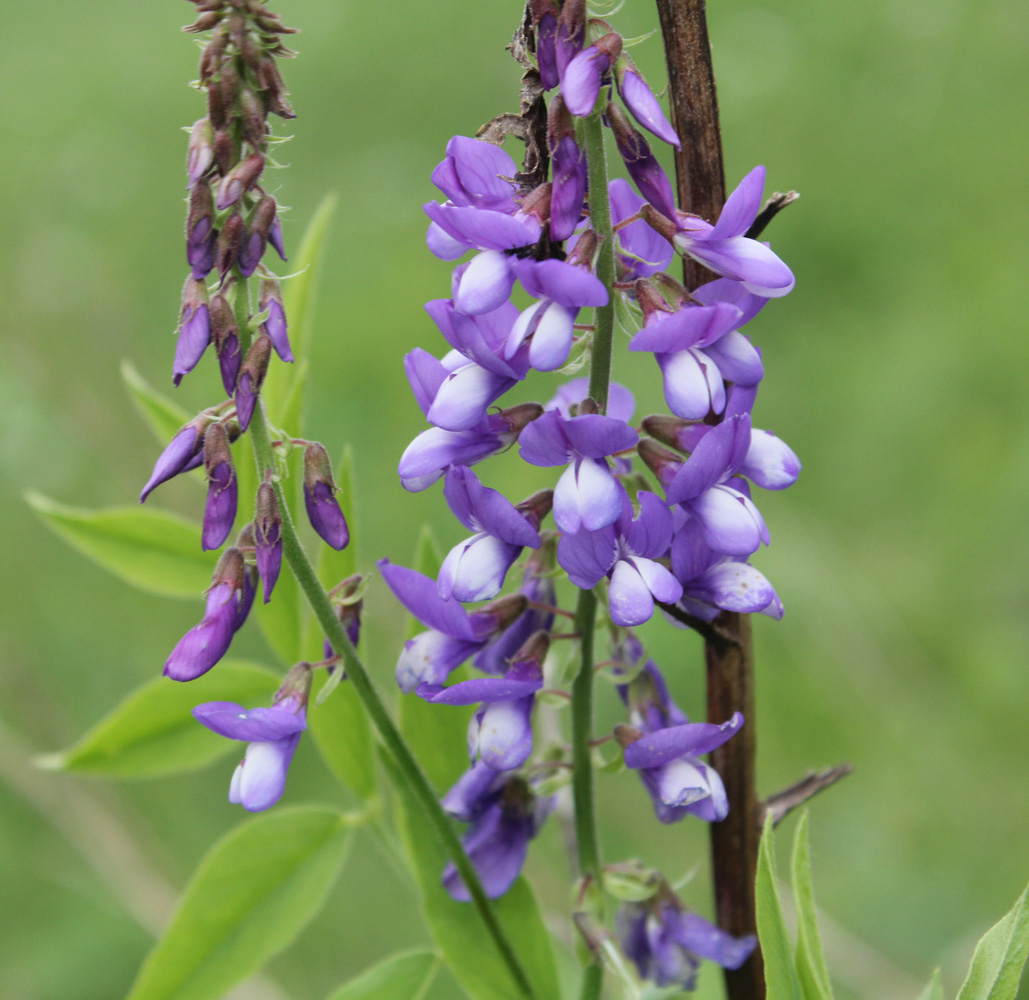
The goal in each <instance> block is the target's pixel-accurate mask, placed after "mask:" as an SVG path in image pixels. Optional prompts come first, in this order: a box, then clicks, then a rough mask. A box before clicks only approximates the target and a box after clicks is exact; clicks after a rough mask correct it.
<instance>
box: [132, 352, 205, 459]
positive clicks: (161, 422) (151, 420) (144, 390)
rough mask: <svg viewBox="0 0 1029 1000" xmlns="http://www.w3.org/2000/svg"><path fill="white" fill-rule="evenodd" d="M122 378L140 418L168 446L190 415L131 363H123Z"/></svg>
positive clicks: (162, 443)
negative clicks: (158, 389)
mask: <svg viewBox="0 0 1029 1000" xmlns="http://www.w3.org/2000/svg"><path fill="white" fill-rule="evenodd" d="M121 377H122V381H123V382H124V383H125V388H126V389H128V390H129V395H130V396H131V397H132V402H133V403H135V404H136V409H137V410H139V414H140V416H141V417H142V418H143V419H144V420H145V421H146V423H147V426H148V427H149V428H150V429H151V430H152V431H153V432H154V437H156V438H157V440H158V441H159V442H160V443H161V445H162V446H164V445H166V444H167V443H168V442H169V441H170V440H171V439H172V438H173V437H175V435H176V433H177V432H178V431H180V430H181V429H182V427H183V425H184V424H185V423H186V422H187V421H188V420H189V418H190V417H189V414H188V413H187V412H186V411H185V410H184V409H182V407H181V406H179V405H178V403H173V402H172V401H171V400H170V399H168V398H167V397H165V396H162V395H161V394H160V393H159V392H158V391H157V390H156V389H155V388H154V387H153V386H152V385H151V384H150V383H149V382H147V380H146V379H145V378H143V376H142V375H140V374H139V372H138V371H136V366H135V365H134V364H133V363H132V362H131V361H128V360H125V361H122V363H121Z"/></svg>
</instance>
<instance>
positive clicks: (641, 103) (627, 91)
mask: <svg viewBox="0 0 1029 1000" xmlns="http://www.w3.org/2000/svg"><path fill="white" fill-rule="evenodd" d="M615 79H616V80H617V81H618V92H619V93H620V94H621V95H622V100H623V101H625V106H626V107H627V108H628V109H629V110H630V111H631V112H632V116H633V118H635V119H636V121H638V122H639V123H640V124H641V125H642V126H643V127H644V128H645V129H646V130H647V131H648V132H653V134H654V135H656V136H657V137H658V138H659V139H663V140H664V141H665V142H667V143H668V144H669V145H671V146H675V148H676V149H679V147H680V146H681V143H680V142H679V137H678V136H677V135H676V134H675V129H674V128H672V126H671V124H670V123H669V121H668V119H667V118H665V113H664V112H663V111H662V110H661V105H660V103H659V102H658V99H657V98H656V97H655V96H654V93H653V91H651V89H650V87H648V86H647V81H646V80H644V79H643V74H642V73H640V71H639V70H638V69H637V68H636V64H635V63H634V62H633V61H632V60H631V59H630V58H629V57H628V56H627V55H626V54H625V53H624V52H623V53H622V55H620V56H619V57H618V61H617V62H616V63H615Z"/></svg>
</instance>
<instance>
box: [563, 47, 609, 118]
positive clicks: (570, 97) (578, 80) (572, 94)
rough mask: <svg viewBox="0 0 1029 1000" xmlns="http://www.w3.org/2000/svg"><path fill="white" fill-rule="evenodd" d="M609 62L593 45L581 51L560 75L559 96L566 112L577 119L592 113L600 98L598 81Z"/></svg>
mask: <svg viewBox="0 0 1029 1000" xmlns="http://www.w3.org/2000/svg"><path fill="white" fill-rule="evenodd" d="M610 65H611V60H610V59H608V57H607V56H606V55H603V54H602V53H600V52H599V51H598V50H597V47H596V46H595V45H591V46H589V48H586V49H583V50H582V52H580V53H579V54H578V55H577V56H576V57H575V58H574V59H572V61H571V62H569V63H568V65H567V66H566V67H565V69H564V72H563V73H562V74H561V96H562V97H563V98H564V101H565V104H566V105H567V107H568V110H569V111H570V112H571V113H572V114H573V115H576V116H578V117H579V118H585V117H586V116H587V115H590V114H592V113H593V109H594V107H595V106H596V103H597V98H598V97H599V96H600V81H601V79H602V78H603V76H604V74H605V73H606V72H607V70H608V67H609V66H610Z"/></svg>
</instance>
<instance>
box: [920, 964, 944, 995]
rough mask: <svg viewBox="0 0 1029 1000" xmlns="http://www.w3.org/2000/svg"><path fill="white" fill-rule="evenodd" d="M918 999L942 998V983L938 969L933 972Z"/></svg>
mask: <svg viewBox="0 0 1029 1000" xmlns="http://www.w3.org/2000/svg"><path fill="white" fill-rule="evenodd" d="M918 1000H943V984H942V983H941V982H940V970H939V969H937V970H936V971H935V972H934V973H933V977H932V979H930V980H929V985H928V986H926V988H925V989H924V990H923V991H922V993H921V995H920V996H919V998H918Z"/></svg>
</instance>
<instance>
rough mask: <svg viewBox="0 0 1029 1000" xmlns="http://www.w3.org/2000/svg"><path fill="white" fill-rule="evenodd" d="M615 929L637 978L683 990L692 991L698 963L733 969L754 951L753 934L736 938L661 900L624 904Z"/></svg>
mask: <svg viewBox="0 0 1029 1000" xmlns="http://www.w3.org/2000/svg"><path fill="white" fill-rule="evenodd" d="M615 930H616V933H617V934H618V938H619V940H620V942H621V945H622V950H623V951H624V952H625V954H626V956H627V957H628V958H629V959H631V960H632V962H633V963H635V965H636V969H637V971H638V972H639V974H640V978H641V979H650V980H653V981H654V982H655V983H656V984H657V985H658V986H679V987H681V988H682V989H683V990H692V989H694V988H695V987H696V975H697V969H698V968H699V966H700V960H701V959H702V958H706V959H708V960H710V961H712V962H716V963H717V964H718V965H720V966H722V968H725V969H738V968H739V967H740V966H741V965H743V963H744V962H745V961H746V960H747V959H748V958H749V957H750V954H751V952H752V951H753V950H754V948H755V947H756V946H757V939H756V938H755V937H754V936H753V935H748V936H747V937H743V938H735V937H733V936H732V935H731V934H727V933H726V932H725V931H723V930H720V929H719V928H717V927H716V926H715V925H714V924H712V923H709V922H708V921H707V920H705V919H704V918H703V917H701V916H699V915H698V914H696V913H688V912H685V911H684V910H683V909H682V907H681V905H680V904H679V902H678V900H675V899H674V897H673V899H672V900H669V899H667V898H665V897H664V895H659V896H658V897H657V898H655V899H654V900H652V901H648V902H645V903H625V904H623V905H622V907H621V908H620V909H619V910H618V913H617V914H616V915H615Z"/></svg>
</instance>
